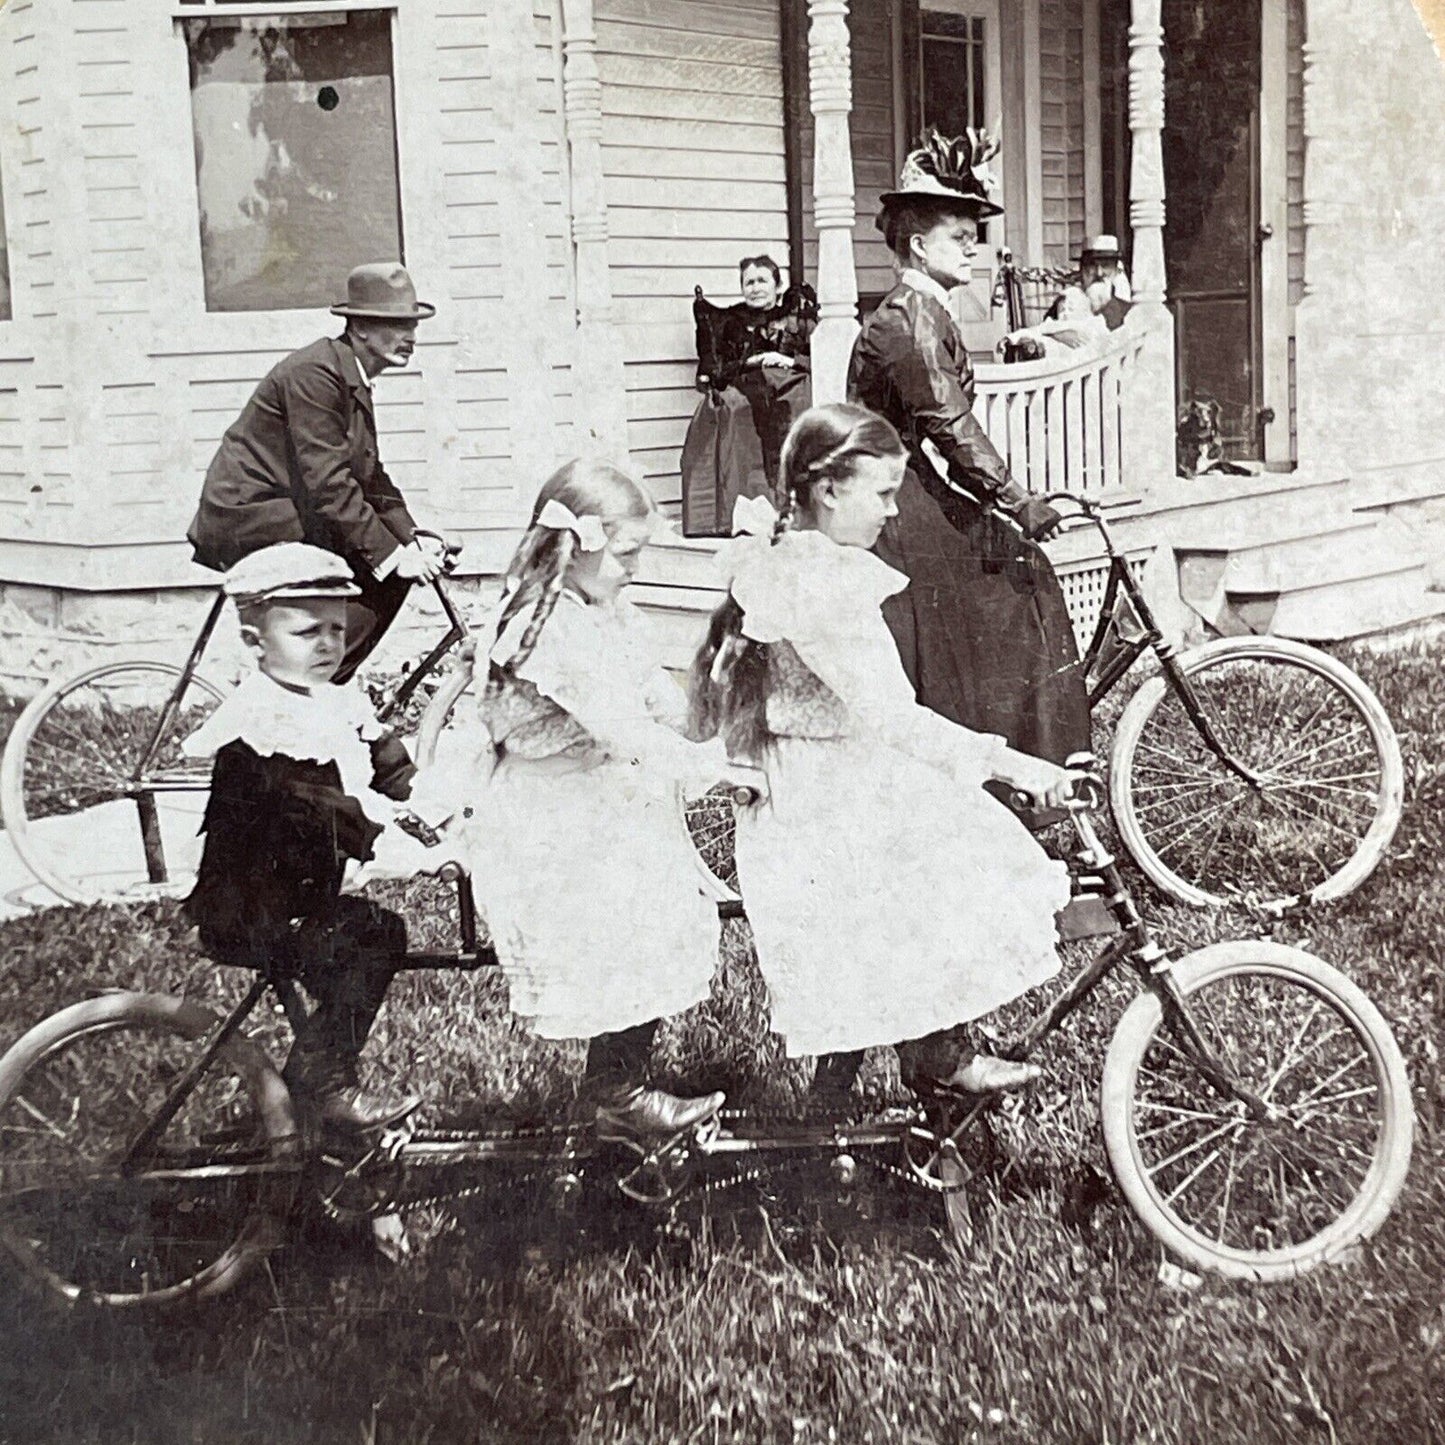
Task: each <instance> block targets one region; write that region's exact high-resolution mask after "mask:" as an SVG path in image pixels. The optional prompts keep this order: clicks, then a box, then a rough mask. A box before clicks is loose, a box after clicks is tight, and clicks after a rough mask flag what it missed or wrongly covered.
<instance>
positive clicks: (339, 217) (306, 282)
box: [181, 10, 401, 311]
mask: <svg viewBox="0 0 1445 1445" xmlns="http://www.w3.org/2000/svg"><path fill="white" fill-rule="evenodd" d="M181 24H182V26H183V28H184V30H185V35H186V45H187V50H188V52H189V55H190V68H191V115H192V121H193V126H194V131H195V144H196V184H197V189H198V191H199V195H200V208H201V256H202V262H203V267H204V271H205V284H206V308H207V310H209V311H273V310H284V309H287V308H291V307H301V306H323V305H327V304H329V303H330V302H332V301H335V300H337V299H338V297H340V296H341V294H342V293H343V291H344V290H345V281H346V274H347V272H348V271H350V270H351V268H352V267H353V266H356V265H359V264H360V263H362V262H363V261H382V260H394V259H400V258H401V214H400V200H399V196H398V192H397V176H396V119H395V110H394V97H393V88H392V63H391V15H390V12H389V11H384V10H370V11H357V12H350V13H346V12H331V13H327V14H317V15H294V16H256V17H255V18H254V19H253V18H249V17H237V16H227V17H224V18H222V17H217V18H215V19H211V20H183V21H182V22H181Z"/></svg>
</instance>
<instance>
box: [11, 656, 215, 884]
mask: <svg viewBox="0 0 1445 1445" xmlns="http://www.w3.org/2000/svg"><path fill="white" fill-rule="evenodd" d="M181 676H182V672H181V669H180V668H178V667H172V666H171V665H170V664H168V663H163V662H122V663H112V664H109V665H107V666H105V667H98V668H95V669H93V670H92V671H90V672H86V673H82V674H81V675H80V676H78V677H73V678H68V679H61V680H60V681H58V682H55V683H52V684H51V685H50V686H49V687H48V688H46V689H45V691H44V692H42V693H41V694H40V695H39V696H38V697H36V698H35V699H34V700H33V701H32V702H31V703H30V705H29V706H28V707H26V709H25V711H24V712H22V713H21V714H20V717H19V719H18V720H17V721H16V724H15V727H14V729H13V731H12V732H11V734H10V737H9V738H8V739H7V740H6V743H5V753H4V756H3V758H0V812H3V815H4V820H5V831H6V832H7V833H8V834H9V835H10V841H11V842H12V843H13V844H14V846H15V851H16V852H17V853H18V854H19V855H20V857H21V858H22V859H23V860H24V862H25V864H26V866H27V867H29V869H30V871H31V872H32V873H33V874H34V875H35V876H36V878H38V879H39V880H40V881H41V882H42V883H43V884H45V885H46V887H47V888H49V889H51V890H52V891H53V892H55V893H56V894H58V895H59V896H60V897H61V898H64V899H67V900H68V901H70V902H73V903H95V902H98V901H102V900H112V901H119V902H125V901H134V900H137V899H144V898H148V897H155V896H178V895H180V894H183V893H185V892H188V891H189V889H190V886H191V884H192V883H193V882H194V880H195V871H196V867H197V865H198V863H199V861H200V854H201V839H200V837H199V836H198V834H199V830H200V824H201V818H202V816H203V814H204V812H205V806H206V792H207V788H208V786H209V782H210V762H209V760H207V759H191V758H187V757H185V756H184V755H183V754H182V752H181V743H182V742H183V741H184V740H185V739H186V738H187V737H188V736H189V735H190V734H191V733H193V732H194V731H195V730H196V728H197V727H199V726H200V724H201V723H202V722H203V721H204V720H205V718H206V717H207V716H208V715H209V714H210V713H211V711H212V709H214V708H215V707H216V705H217V704H218V703H219V702H220V700H221V693H220V691H219V690H218V689H217V688H215V687H213V686H212V685H211V684H210V683H209V682H206V681H205V680H204V679H202V678H199V677H195V676H192V677H191V679H190V681H189V684H188V686H187V687H186V689H185V692H184V693H183V694H181V695H180V696H179V697H177V696H176V692H177V688H178V686H179V683H180V680H181ZM173 698H174V699H175V702H174V706H173V707H172V706H170V705H171V702H172V699H173Z"/></svg>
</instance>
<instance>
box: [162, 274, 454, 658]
mask: <svg viewBox="0 0 1445 1445" xmlns="http://www.w3.org/2000/svg"><path fill="white" fill-rule="evenodd" d="M331 310H332V313H333V314H334V315H337V316H341V317H344V318H345V320H346V330H345V332H344V333H343V334H342V335H341V336H338V337H323V338H322V339H321V340H320V341H313V342H312V343H311V344H310V345H309V346H303V347H302V348H301V349H300V350H299V351H294V352H292V353H291V355H290V356H288V357H286V358H285V359H284V360H283V361H280V362H278V363H277V364H276V366H274V367H273V368H272V369H271V370H270V371H269V372H268V373H267V374H266V376H265V377H264V378H262V380H261V383H260V385H259V386H258V387H257V388H256V390H255V392H254V393H253V394H252V396H251V399H250V400H249V401H248V402H247V403H246V405H245V408H244V409H243V410H242V412H241V415H240V416H239V417H238V418H237V419H236V421H235V422H234V423H233V424H232V425H231V427H230V429H229V430H228V431H227V432H226V434H225V436H224V437H223V438H222V439H221V445H220V447H219V449H218V450H217V452H216V455H215V458H214V459H213V460H212V462H211V465H210V469H209V470H208V471H207V473H206V480H205V483H204V485H203V486H202V488H201V501H200V507H199V508H198V510H197V512H196V515H195V519H194V520H193V521H192V522H191V526H190V530H189V531H188V532H187V534H186V535H187V537H188V539H189V540H190V542H191V545H192V546H193V547H194V548H195V559H196V561H197V562H199V563H200V564H201V565H202V566H203V567H211V568H214V569H215V570H217V571H224V570H225V569H227V568H229V567H232V566H233V565H234V564H235V563H236V562H238V561H240V559H241V558H243V557H246V556H248V555H249V554H251V553H252V552H255V551H258V550H259V549H260V548H262V547H268V546H271V545H273V544H274V543H277V542H309V543H312V544H314V545H315V546H318V547H324V548H326V549H327V550H328V551H331V552H335V553H337V554H338V555H340V556H341V557H344V558H345V559H346V561H347V563H348V564H349V566H350V568H351V573H352V577H353V579H354V581H355V583H356V586H357V588H358V595H357V596H356V597H355V598H353V599H352V600H351V601H350V603H349V604H348V609H347V610H348V618H347V623H348V626H347V649H346V656H345V659H344V660H343V662H342V664H341V669H340V671H339V672H338V673H337V679H338V680H339V681H342V682H344V681H345V680H346V679H347V678H349V677H350V676H351V675H352V673H353V672H355V671H356V668H357V667H358V666H359V664H360V663H361V661H362V659H363V658H364V657H365V656H366V655H367V654H368V653H369V652H370V651H371V650H372V648H374V647H375V646H376V644H377V642H378V641H380V639H381V636H382V634H383V633H384V632H385V631H386V629H387V628H388V627H389V626H390V625H391V622H392V620H393V619H394V618H395V616H396V614H397V612H398V611H400V609H401V606H402V603H403V602H405V600H406V596H407V593H408V592H409V591H410V589H411V587H412V585H413V584H415V583H418V582H430V581H432V580H433V579H434V578H436V577H437V576H438V575H440V573H441V571H442V568H443V556H444V552H443V549H442V547H441V546H440V545H439V544H437V543H435V542H434V541H433V540H432V539H429V538H423V537H419V536H418V534H417V527H416V523H415V521H413V519H412V516H411V513H410V512H409V511H407V507H406V502H405V501H404V499H403V498H402V495H401V493H400V491H398V489H397V487H396V484H395V483H394V482H393V481H392V480H391V478H390V477H389V476H388V475H387V473H386V469H385V468H384V467H383V466H382V464H381V458H380V455H379V453H378V450H377V436H376V415H375V410H374V407H373V402H372V382H373V380H374V378H375V377H376V376H378V375H379V374H380V373H381V372H382V371H385V370H386V369H387V368H389V367H401V366H405V365H406V363H407V362H408V361H409V360H410V359H411V355H412V351H413V348H414V346H415V343H416V328H417V323H418V322H420V321H424V320H426V319H427V318H428V317H430V316H433V315H435V314H436V308H435V307H433V306H430V305H428V304H427V303H426V302H424V301H418V300H417V298H416V287H415V286H414V285H413V284H412V280H411V277H410V276H409V275H408V274H407V272H406V268H405V267H403V266H401V265H399V264H397V263H396V262H391V261H382V262H375V263H372V264H369V265H365V266H358V267H357V268H356V269H355V270H354V271H352V273H351V274H350V276H348V277H347V281H346V300H345V301H343V302H339V303H338V304H337V305H335V306H333V307H332V308H331Z"/></svg>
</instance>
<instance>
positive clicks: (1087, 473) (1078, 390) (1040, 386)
mask: <svg viewBox="0 0 1445 1445" xmlns="http://www.w3.org/2000/svg"><path fill="white" fill-rule="evenodd" d="M1147 344H1148V336H1147V334H1146V333H1144V332H1142V331H1136V330H1135V329H1134V328H1133V327H1131V326H1129V325H1128V324H1127V323H1126V324H1125V325H1124V326H1123V327H1121V328H1120V329H1119V331H1118V332H1116V333H1115V335H1114V337H1113V338H1112V339H1111V340H1110V342H1109V344H1108V346H1107V347H1105V348H1104V349H1102V350H1088V351H1080V352H1078V353H1076V354H1075V355H1072V356H1064V357H1058V356H1053V357H1046V358H1044V359H1043V360H1042V361H1025V362H1017V363H1014V364H1011V365H1003V364H994V363H986V364H981V365H979V366H977V367H975V368H974V383H975V388H976V398H977V399H976V401H975V403H974V415H975V416H977V417H978V419H979V421H980V422H981V423H982V424H983V429H984V430H985V431H986V432H987V433H988V435H989V439H990V440H991V441H992V442H993V444H994V446H996V447H997V448H998V449H999V451H1000V452H1001V453H1002V454H1003V457H1004V460H1005V461H1007V462H1008V464H1009V470H1010V471H1011V472H1012V473H1013V475H1014V477H1015V478H1016V479H1017V481H1018V482H1019V483H1020V485H1022V486H1024V487H1026V488H1027V489H1028V490H1029V491H1030V492H1057V491H1063V490H1068V491H1073V492H1108V491H1113V490H1117V489H1119V488H1121V487H1123V486H1124V477H1125V472H1126V462H1125V458H1126V456H1127V453H1128V450H1129V434H1130V416H1129V411H1130V408H1129V405H1128V395H1129V381H1130V372H1131V369H1132V368H1134V367H1135V366H1136V365H1137V363H1138V360H1139V356H1140V353H1141V352H1142V351H1143V349H1144V348H1145V346H1146V345H1147Z"/></svg>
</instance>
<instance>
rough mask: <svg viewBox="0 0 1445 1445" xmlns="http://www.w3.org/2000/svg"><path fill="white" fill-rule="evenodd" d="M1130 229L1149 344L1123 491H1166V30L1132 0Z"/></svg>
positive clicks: (1170, 449) (1129, 385)
mask: <svg viewBox="0 0 1445 1445" xmlns="http://www.w3.org/2000/svg"><path fill="white" fill-rule="evenodd" d="M1129 131H1130V135H1131V138H1132V141H1133V159H1132V161H1131V164H1130V167H1129V224H1130V228H1131V230H1132V232H1133V240H1132V247H1131V250H1132V254H1131V257H1130V259H1131V261H1132V267H1131V270H1132V275H1131V278H1130V279H1131V282H1132V285H1133V288H1134V309H1133V310H1132V311H1131V312H1130V314H1129V321H1128V324H1129V325H1131V326H1134V327H1138V328H1140V329H1141V330H1144V331H1146V332H1147V333H1148V337H1149V340H1148V344H1147V345H1146V346H1144V348H1143V349H1142V350H1141V351H1140V353H1139V358H1138V360H1137V361H1136V362H1135V363H1134V364H1133V365H1132V366H1131V367H1129V369H1128V372H1127V373H1126V377H1125V383H1124V387H1123V394H1122V398H1121V400H1122V407H1121V417H1122V423H1123V435H1122V452H1123V455H1122V459H1121V460H1122V474H1123V480H1124V484H1125V486H1128V487H1131V488H1141V487H1143V488H1147V487H1153V486H1160V485H1165V484H1168V483H1169V482H1170V480H1171V479H1172V478H1173V476H1174V474H1175V472H1176V470H1177V466H1176V462H1175V456H1174V424H1175V417H1174V409H1175V408H1174V320H1173V317H1172V316H1171V315H1170V314H1169V311H1168V309H1167V308H1166V306H1165V304H1164V300H1165V296H1166V294H1167V293H1166V278H1165V274H1164V144H1163V131H1164V28H1163V25H1162V23H1161V19H1160V0H1132V3H1131V6H1130V12H1129Z"/></svg>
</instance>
